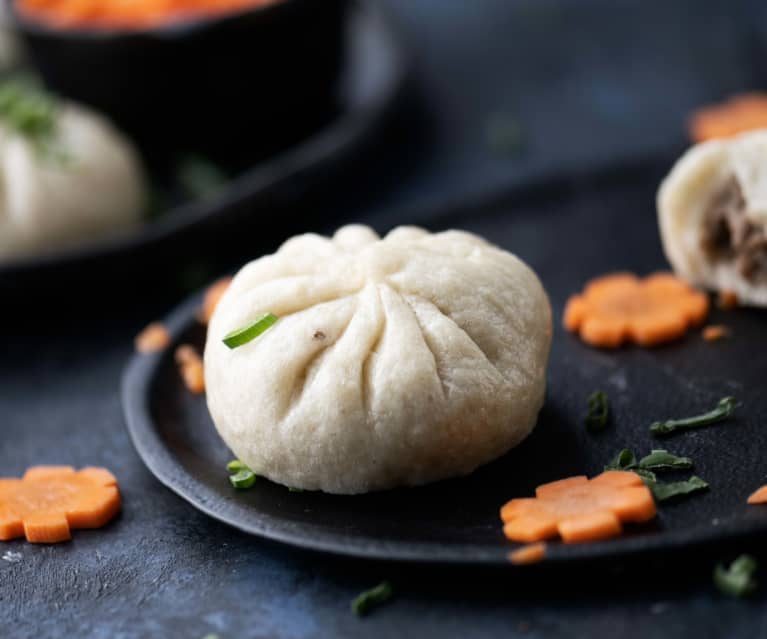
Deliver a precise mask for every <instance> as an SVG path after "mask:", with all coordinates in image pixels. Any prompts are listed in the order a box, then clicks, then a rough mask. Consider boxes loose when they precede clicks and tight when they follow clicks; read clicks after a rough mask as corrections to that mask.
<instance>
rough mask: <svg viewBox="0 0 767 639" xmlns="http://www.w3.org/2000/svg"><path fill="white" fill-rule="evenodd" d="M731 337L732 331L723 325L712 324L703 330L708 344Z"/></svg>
mask: <svg viewBox="0 0 767 639" xmlns="http://www.w3.org/2000/svg"><path fill="white" fill-rule="evenodd" d="M729 336H730V329H729V328H727V327H726V326H723V325H722V324H710V325H709V326H706V327H705V328H704V329H703V339H704V340H706V341H707V342H717V341H719V340H720V339H725V338H726V337H729Z"/></svg>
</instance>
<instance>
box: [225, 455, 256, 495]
mask: <svg viewBox="0 0 767 639" xmlns="http://www.w3.org/2000/svg"><path fill="white" fill-rule="evenodd" d="M226 469H227V470H228V471H229V473H230V474H229V481H230V482H231V484H232V486H234V487H235V488H250V487H251V486H252V485H253V484H255V483H256V479H258V475H256V473H254V472H253V471H252V470H250V468H248V467H247V466H246V465H245V464H243V463H242V462H241V461H240V460H239V459H233V460H232V461H230V462H229V463H228V464H227V465H226Z"/></svg>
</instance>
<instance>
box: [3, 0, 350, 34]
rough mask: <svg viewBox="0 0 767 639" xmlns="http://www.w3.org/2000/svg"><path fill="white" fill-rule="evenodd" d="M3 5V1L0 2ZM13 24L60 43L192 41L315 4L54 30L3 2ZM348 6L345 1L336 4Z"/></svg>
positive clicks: (303, 0)
mask: <svg viewBox="0 0 767 639" xmlns="http://www.w3.org/2000/svg"><path fill="white" fill-rule="evenodd" d="M0 1H2V0H0ZM4 1H5V3H6V5H7V7H8V14H9V17H10V19H11V21H12V24H13V25H14V26H15V27H16V28H17V29H18V30H19V31H20V32H21V33H22V35H30V36H43V37H48V38H59V39H62V40H80V41H82V40H86V41H95V42H103V41H107V40H121V39H134V38H148V39H153V40H170V39H177V38H184V37H192V36H194V35H197V34H199V33H201V32H204V31H207V30H209V29H213V28H216V27H218V26H221V25H225V24H228V23H233V22H236V21H239V20H243V19H246V18H249V17H251V16H252V17H253V18H258V19H265V17H267V16H272V15H277V14H279V13H283V12H287V11H293V10H295V8H296V6H297V5H298V6H300V5H310V4H313V2H314V0H271V2H269V3H267V4H262V5H254V6H251V7H247V6H245V7H241V8H239V9H232V10H227V11H222V12H220V13H214V14H212V15H205V16H197V17H186V18H176V19H172V20H170V21H168V22H162V23H160V24H158V25H153V26H148V27H135V28H126V27H91V28H88V27H82V26H77V27H57V26H55V25H53V24H50V23H47V22H45V21H44V20H40V19H35V18H34V17H31V16H30V14H26V13H25V12H24V11H22V10H20V9H19V8H18V7H17V4H18V0H4ZM338 1H339V2H341V3H342V4H344V5H345V4H347V0H338Z"/></svg>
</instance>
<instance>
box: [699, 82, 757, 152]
mask: <svg viewBox="0 0 767 639" xmlns="http://www.w3.org/2000/svg"><path fill="white" fill-rule="evenodd" d="M765 127H767V93H759V92H751V93H742V94H740V95H735V96H732V97H731V98H729V99H728V100H726V101H724V102H721V103H719V104H713V105H709V106H704V107H701V108H700V109H697V110H695V111H694V112H693V113H692V115H691V116H690V119H689V122H688V129H689V134H690V138H691V139H692V140H693V142H705V141H706V140H715V139H721V138H729V137H732V136H734V135H738V134H739V133H743V132H745V131H752V130H754V129H762V128H765Z"/></svg>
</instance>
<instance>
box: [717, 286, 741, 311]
mask: <svg viewBox="0 0 767 639" xmlns="http://www.w3.org/2000/svg"><path fill="white" fill-rule="evenodd" d="M716 305H717V306H718V307H719V308H721V309H722V310H723V311H731V310H732V309H734V308H737V307H738V296H737V295H736V294H735V293H734V292H733V291H719V295H717V297H716Z"/></svg>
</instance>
